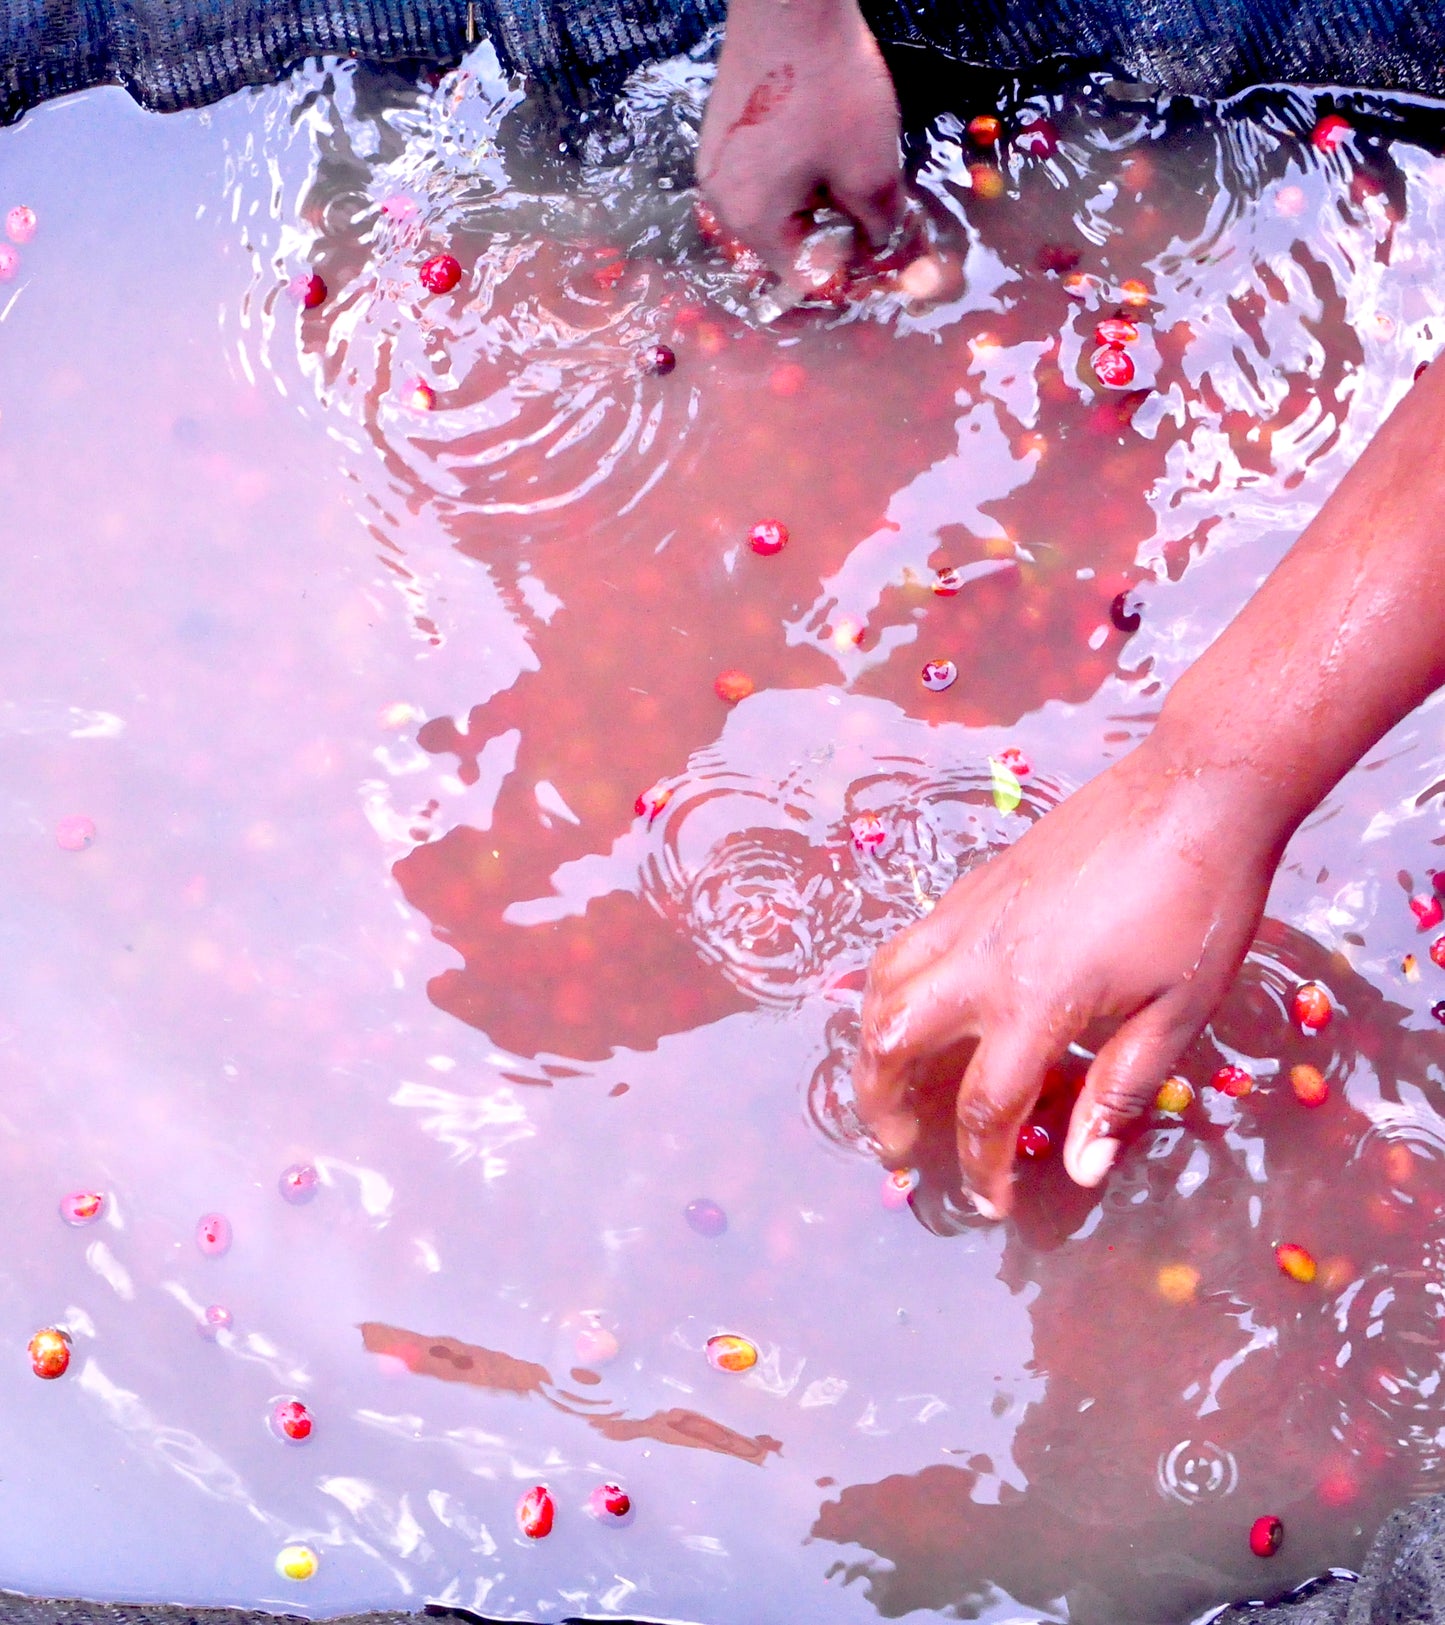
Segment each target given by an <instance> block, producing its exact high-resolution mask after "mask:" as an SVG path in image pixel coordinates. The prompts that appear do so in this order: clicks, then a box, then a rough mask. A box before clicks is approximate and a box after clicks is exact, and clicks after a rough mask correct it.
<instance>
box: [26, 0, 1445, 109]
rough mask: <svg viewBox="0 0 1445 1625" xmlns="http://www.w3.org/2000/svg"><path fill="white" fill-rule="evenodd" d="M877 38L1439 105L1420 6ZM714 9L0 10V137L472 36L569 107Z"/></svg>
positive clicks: (1085, 22) (1067, 19)
mask: <svg viewBox="0 0 1445 1625" xmlns="http://www.w3.org/2000/svg"><path fill="white" fill-rule="evenodd" d="M863 9H864V11H865V12H866V13H867V14H868V17H869V21H870V22H871V23H872V24H873V26H874V28H875V30H876V31H877V33H878V34H879V37H880V38H881V39H883V40H884V41H886V42H888V43H891V44H898V45H928V46H932V47H934V48H935V49H938V50H942V51H945V52H947V53H948V54H949V55H951V56H955V57H958V58H960V59H962V60H966V61H969V62H976V63H980V64H985V65H987V66H989V67H994V68H1014V67H1021V66H1025V65H1027V64H1030V63H1034V62H1037V61H1039V60H1040V59H1042V58H1045V57H1051V56H1065V57H1070V58H1075V59H1078V58H1085V59H1092V60H1096V61H1097V60H1105V61H1108V62H1110V63H1112V64H1114V65H1115V66H1116V67H1118V68H1121V69H1123V70H1125V71H1126V72H1128V73H1129V74H1131V75H1132V76H1133V77H1135V78H1138V79H1142V80H1146V81H1148V82H1150V83H1154V84H1159V85H1162V86H1164V87H1165V88H1166V89H1169V90H1179V91H1188V92H1192V93H1194V94H1196V95H1201V96H1223V95H1227V94H1229V93H1231V92H1233V91H1236V90H1240V89H1242V88H1244V87H1245V86H1247V85H1251V84H1258V83H1261V82H1264V81H1269V82H1275V83H1285V84H1337V85H1361V86H1369V87H1371V88H1374V89H1378V90H1397V91H1413V92H1417V93H1421V94H1425V95H1441V94H1445V19H1442V16H1441V8H1440V6H1439V5H1438V3H1436V0H1048V3H1047V4H1039V0H967V3H961V0H959V3H955V0H864V7H863ZM724 10H725V4H724V0H566V3H559V0H364V3H356V4H347V3H346V0H289V3H286V4H275V5H268V4H264V3H260V0H82V3H62V0H0V121H3V120H11V119H14V118H16V117H18V116H19V115H20V114H21V113H22V112H24V111H25V109H26V108H27V107H30V106H33V105H34V104H35V103H36V102H39V101H44V100H45V99H46V98H47V97H51V96H57V95H61V94H63V93H64V92H66V91H71V90H80V89H83V88H85V87H86V86H88V85H96V84H120V85H124V86H125V87H126V88H127V89H128V90H130V91H131V93H132V94H133V95H134V96H135V97H136V98H137V99H138V100H139V101H141V102H143V103H144V104H145V105H146V106H147V107H152V108H156V109H158V110H161V111H168V110H172V109H175V108H179V107H195V106H198V105H200V104H201V103H203V102H207V101H213V100H215V99H216V98H217V97H220V96H224V95H227V94H229V92H231V91H233V90H238V89H240V88H241V86H243V85H251V84H258V83H261V82H263V81H265V80H267V79H269V78H271V77H273V76H275V75H276V74H277V73H280V72H282V71H284V70H285V69H286V68H288V67H290V66H291V65H292V64H294V63H296V62H298V61H300V60H301V59H302V58H304V57H307V56H316V55H322V54H336V55H341V56H357V57H360V58H362V59H364V60H365V61H368V62H377V63H387V62H401V61H414V60H426V61H436V62H444V61H454V60H456V59H457V58H458V57H459V56H460V55H461V54H462V53H463V51H465V50H466V48H467V46H468V44H469V43H471V42H473V41H475V40H476V39H479V38H481V37H483V36H485V37H487V38H489V39H490V40H491V41H492V42H493V43H494V44H495V46H496V47H497V50H498V52H499V54H500V56H501V59H502V63H503V66H504V67H505V68H507V69H508V70H509V71H515V72H521V73H526V74H528V75H530V76H532V77H533V79H534V80H535V81H536V82H538V83H540V84H544V85H546V86H547V87H548V88H550V89H551V90H553V91H556V92H559V93H561V94H563V95H566V96H569V97H572V98H581V97H583V96H585V95H586V94H588V92H589V91H591V90H594V89H596V88H597V87H599V86H602V87H605V86H607V85H608V84H611V83H615V82H616V80H617V79H618V78H619V77H620V76H621V75H622V74H623V73H625V72H626V71H627V70H629V69H631V68H633V67H636V66H638V65H639V64H640V63H642V62H644V61H647V60H649V59H651V58H655V57H658V56H665V55H671V54H673V53H675V52H678V51H683V50H687V49H689V48H690V47H691V46H692V45H694V44H695V43H696V42H697V41H698V39H700V38H701V36H702V35H703V34H704V33H705V32H706V30H707V29H708V28H710V27H711V26H713V25H714V24H716V23H719V22H721V21H722V17H723V13H724Z"/></svg>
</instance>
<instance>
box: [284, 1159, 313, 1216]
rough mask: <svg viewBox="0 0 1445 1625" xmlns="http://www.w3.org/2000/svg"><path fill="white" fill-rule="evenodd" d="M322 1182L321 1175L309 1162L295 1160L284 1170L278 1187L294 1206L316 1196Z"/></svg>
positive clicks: (298, 1205)
mask: <svg viewBox="0 0 1445 1625" xmlns="http://www.w3.org/2000/svg"><path fill="white" fill-rule="evenodd" d="M320 1184H321V1175H320V1174H318V1173H317V1172H316V1170H315V1169H314V1168H313V1167H312V1166H311V1164H310V1163H309V1162H293V1163H292V1164H291V1166H290V1167H289V1168H286V1169H283V1170H282V1173H281V1177H280V1178H279V1179H278V1180H277V1181H276V1188H277V1190H279V1191H280V1192H281V1194H282V1196H284V1197H285V1198H286V1200H287V1201H288V1202H290V1203H292V1204H293V1206H296V1207H300V1206H301V1205H302V1204H303V1203H304V1202H309V1201H310V1200H311V1198H312V1197H313V1196H315V1194H316V1192H317V1190H318V1189H319V1187H320Z"/></svg>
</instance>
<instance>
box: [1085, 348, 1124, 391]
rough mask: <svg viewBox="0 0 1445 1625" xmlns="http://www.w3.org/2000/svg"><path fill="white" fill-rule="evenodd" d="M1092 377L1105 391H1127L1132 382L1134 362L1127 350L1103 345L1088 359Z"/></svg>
mask: <svg viewBox="0 0 1445 1625" xmlns="http://www.w3.org/2000/svg"><path fill="white" fill-rule="evenodd" d="M1089 365H1090V366H1091V367H1092V368H1093V369H1094V376H1095V377H1096V378H1097V379H1098V380H1099V382H1100V383H1101V384H1103V385H1104V386H1105V388H1107V389H1128V387H1129V385H1130V384H1132V383H1133V382H1134V362H1133V359H1132V358H1131V357H1130V355H1129V352H1128V351H1127V350H1121V349H1120V348H1119V346H1118V345H1116V344H1103V345H1100V347H1099V348H1098V349H1097V350H1095V351H1094V353H1093V355H1091V356H1090V357H1089Z"/></svg>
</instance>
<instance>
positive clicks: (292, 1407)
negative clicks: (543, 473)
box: [271, 1399, 314, 1444]
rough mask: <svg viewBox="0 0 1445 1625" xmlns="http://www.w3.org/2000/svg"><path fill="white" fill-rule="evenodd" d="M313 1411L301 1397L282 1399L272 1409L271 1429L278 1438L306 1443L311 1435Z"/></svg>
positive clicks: (293, 1442) (295, 1442)
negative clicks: (303, 1402) (309, 1409)
mask: <svg viewBox="0 0 1445 1625" xmlns="http://www.w3.org/2000/svg"><path fill="white" fill-rule="evenodd" d="M313 1425H314V1424H313V1423H312V1420H311V1412H310V1411H308V1410H307V1409H306V1407H305V1406H304V1405H303V1404H302V1403H301V1401H300V1400H299V1399H283V1400H280V1401H279V1402H278V1403H277V1404H276V1405H275V1406H274V1407H273V1408H272V1411H271V1431H272V1432H273V1433H274V1434H275V1435H276V1437H277V1438H278V1439H285V1440H287V1441H289V1442H290V1443H291V1444H304V1443H305V1442H306V1440H307V1439H309V1438H310V1437H311V1429H312V1427H313Z"/></svg>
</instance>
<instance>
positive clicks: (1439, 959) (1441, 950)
mask: <svg viewBox="0 0 1445 1625" xmlns="http://www.w3.org/2000/svg"><path fill="white" fill-rule="evenodd" d="M1430 958H1431V961H1432V962H1433V963H1434V964H1436V965H1439V966H1440V968H1441V969H1442V970H1445V937H1436V938H1435V940H1434V942H1432V943H1431V944H1430Z"/></svg>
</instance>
